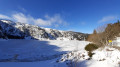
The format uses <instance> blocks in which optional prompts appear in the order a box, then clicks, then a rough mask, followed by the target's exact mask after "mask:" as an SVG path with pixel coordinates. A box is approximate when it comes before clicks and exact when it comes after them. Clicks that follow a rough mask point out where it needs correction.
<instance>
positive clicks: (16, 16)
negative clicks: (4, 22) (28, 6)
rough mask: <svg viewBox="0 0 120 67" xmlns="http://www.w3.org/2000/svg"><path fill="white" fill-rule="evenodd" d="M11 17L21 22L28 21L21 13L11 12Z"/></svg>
mask: <svg viewBox="0 0 120 67" xmlns="http://www.w3.org/2000/svg"><path fill="white" fill-rule="evenodd" d="M12 18H13V19H14V20H16V21H17V22H22V23H28V19H29V18H27V17H26V16H25V15H24V14H22V13H17V14H13V15H12Z"/></svg>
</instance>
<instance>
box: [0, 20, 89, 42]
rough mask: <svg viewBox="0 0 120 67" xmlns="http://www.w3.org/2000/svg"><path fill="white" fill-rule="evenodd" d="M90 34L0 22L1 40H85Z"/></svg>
mask: <svg viewBox="0 0 120 67" xmlns="http://www.w3.org/2000/svg"><path fill="white" fill-rule="evenodd" d="M87 36H88V34H84V33H79V32H72V31H60V30H55V29H50V28H41V27H39V26H35V25H29V24H24V23H19V22H17V23H15V22H13V21H10V20H0V38H8V39H39V40H42V39H50V40H55V39H57V38H60V39H61V40H62V39H64V38H67V39H69V40H74V39H77V40H84V39H86V38H87Z"/></svg>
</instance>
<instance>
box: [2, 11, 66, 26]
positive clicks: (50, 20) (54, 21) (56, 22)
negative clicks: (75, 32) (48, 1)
mask: <svg viewBox="0 0 120 67" xmlns="http://www.w3.org/2000/svg"><path fill="white" fill-rule="evenodd" d="M10 17H11V18H10ZM10 17H9V16H6V15H2V14H0V18H2V19H3V18H4V19H12V20H15V21H16V22H21V23H28V24H34V25H39V26H54V27H59V26H60V25H63V26H64V25H67V22H66V21H64V20H63V19H62V18H61V16H60V14H55V15H54V16H49V15H45V17H44V19H42V18H34V17H32V16H31V15H25V14H23V13H14V14H12V15H11V16H10Z"/></svg>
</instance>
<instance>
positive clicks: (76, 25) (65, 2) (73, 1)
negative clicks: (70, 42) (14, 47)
mask: <svg viewBox="0 0 120 67" xmlns="http://www.w3.org/2000/svg"><path fill="white" fill-rule="evenodd" d="M119 3H120V0H0V19H10V20H13V21H16V22H22V23H29V24H33V25H38V26H40V27H47V28H54V29H58V30H67V31H68V30H72V31H76V32H83V33H92V32H93V30H94V29H95V28H97V27H98V26H101V25H103V24H106V23H114V22H116V21H117V20H119V19H120V4H119Z"/></svg>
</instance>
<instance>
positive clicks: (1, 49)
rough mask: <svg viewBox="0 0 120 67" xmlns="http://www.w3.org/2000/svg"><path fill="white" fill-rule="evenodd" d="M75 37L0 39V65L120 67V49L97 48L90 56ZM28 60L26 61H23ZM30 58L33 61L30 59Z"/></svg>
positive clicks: (14, 66)
mask: <svg viewBox="0 0 120 67" xmlns="http://www.w3.org/2000/svg"><path fill="white" fill-rule="evenodd" d="M88 43H89V42H86V41H77V40H44V41H39V40H2V39H1V40H0V61H8V62H0V67H120V66H119V65H120V51H119V50H117V49H115V48H111V47H105V48H99V49H97V50H95V51H93V53H94V55H93V56H92V59H90V60H89V56H88V54H87V51H85V50H84V47H85V46H86V45H87V44H88ZM22 61H29V62H22ZM31 61H32V62H31Z"/></svg>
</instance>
